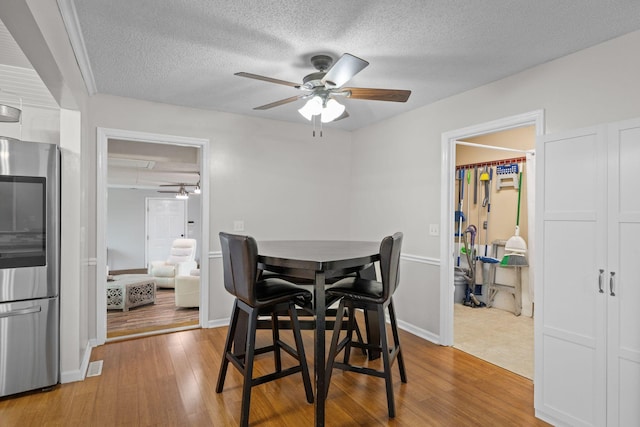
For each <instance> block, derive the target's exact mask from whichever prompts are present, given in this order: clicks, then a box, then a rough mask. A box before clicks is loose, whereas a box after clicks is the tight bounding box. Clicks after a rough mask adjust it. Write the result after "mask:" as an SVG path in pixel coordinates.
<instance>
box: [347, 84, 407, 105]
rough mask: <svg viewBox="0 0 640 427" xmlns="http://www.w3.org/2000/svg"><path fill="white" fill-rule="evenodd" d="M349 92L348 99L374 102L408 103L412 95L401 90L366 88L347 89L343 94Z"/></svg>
mask: <svg viewBox="0 0 640 427" xmlns="http://www.w3.org/2000/svg"><path fill="white" fill-rule="evenodd" d="M342 91H344V92H347V93H348V94H347V98H351V99H370V100H373V101H393V102H406V101H407V99H409V95H411V91H410V90H400V89H371V88H365V87H345V88H343V89H342V90H341V92H342Z"/></svg>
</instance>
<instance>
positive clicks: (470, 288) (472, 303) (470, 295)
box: [462, 224, 485, 307]
mask: <svg viewBox="0 0 640 427" xmlns="http://www.w3.org/2000/svg"><path fill="white" fill-rule="evenodd" d="M477 231H478V229H477V228H476V226H475V225H473V224H471V225H469V226H468V227H467V229H466V230H465V232H464V234H463V235H462V239H463V240H464V247H465V254H466V255H467V263H468V265H469V268H468V270H467V272H466V274H465V280H466V281H467V289H466V290H465V297H464V301H463V302H462V303H463V304H464V305H466V306H469V307H484V306H485V303H483V302H480V300H478V298H476V296H475V294H474V288H475V282H476V257H475V241H476V233H477ZM467 234H470V236H471V239H470V240H471V241H470V242H469V241H468V240H467Z"/></svg>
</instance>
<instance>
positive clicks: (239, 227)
mask: <svg viewBox="0 0 640 427" xmlns="http://www.w3.org/2000/svg"><path fill="white" fill-rule="evenodd" d="M233 231H244V221H233Z"/></svg>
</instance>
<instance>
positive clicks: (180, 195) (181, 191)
mask: <svg viewBox="0 0 640 427" xmlns="http://www.w3.org/2000/svg"><path fill="white" fill-rule="evenodd" d="M160 187H179V188H178V191H165V190H158V193H170V194H175V195H176V199H188V198H189V194H200V182H198V183H197V184H185V183H178V184H161V185H160ZM187 187H195V188H194V190H193V191H187Z"/></svg>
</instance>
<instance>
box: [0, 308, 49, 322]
mask: <svg viewBox="0 0 640 427" xmlns="http://www.w3.org/2000/svg"><path fill="white" fill-rule="evenodd" d="M41 311H42V307H41V306H39V305H37V306H35V307H29V308H23V309H20V310H13V311H7V312H6V313H0V319H1V318H3V317H13V316H22V315H24V314H31V313H40V312H41Z"/></svg>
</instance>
